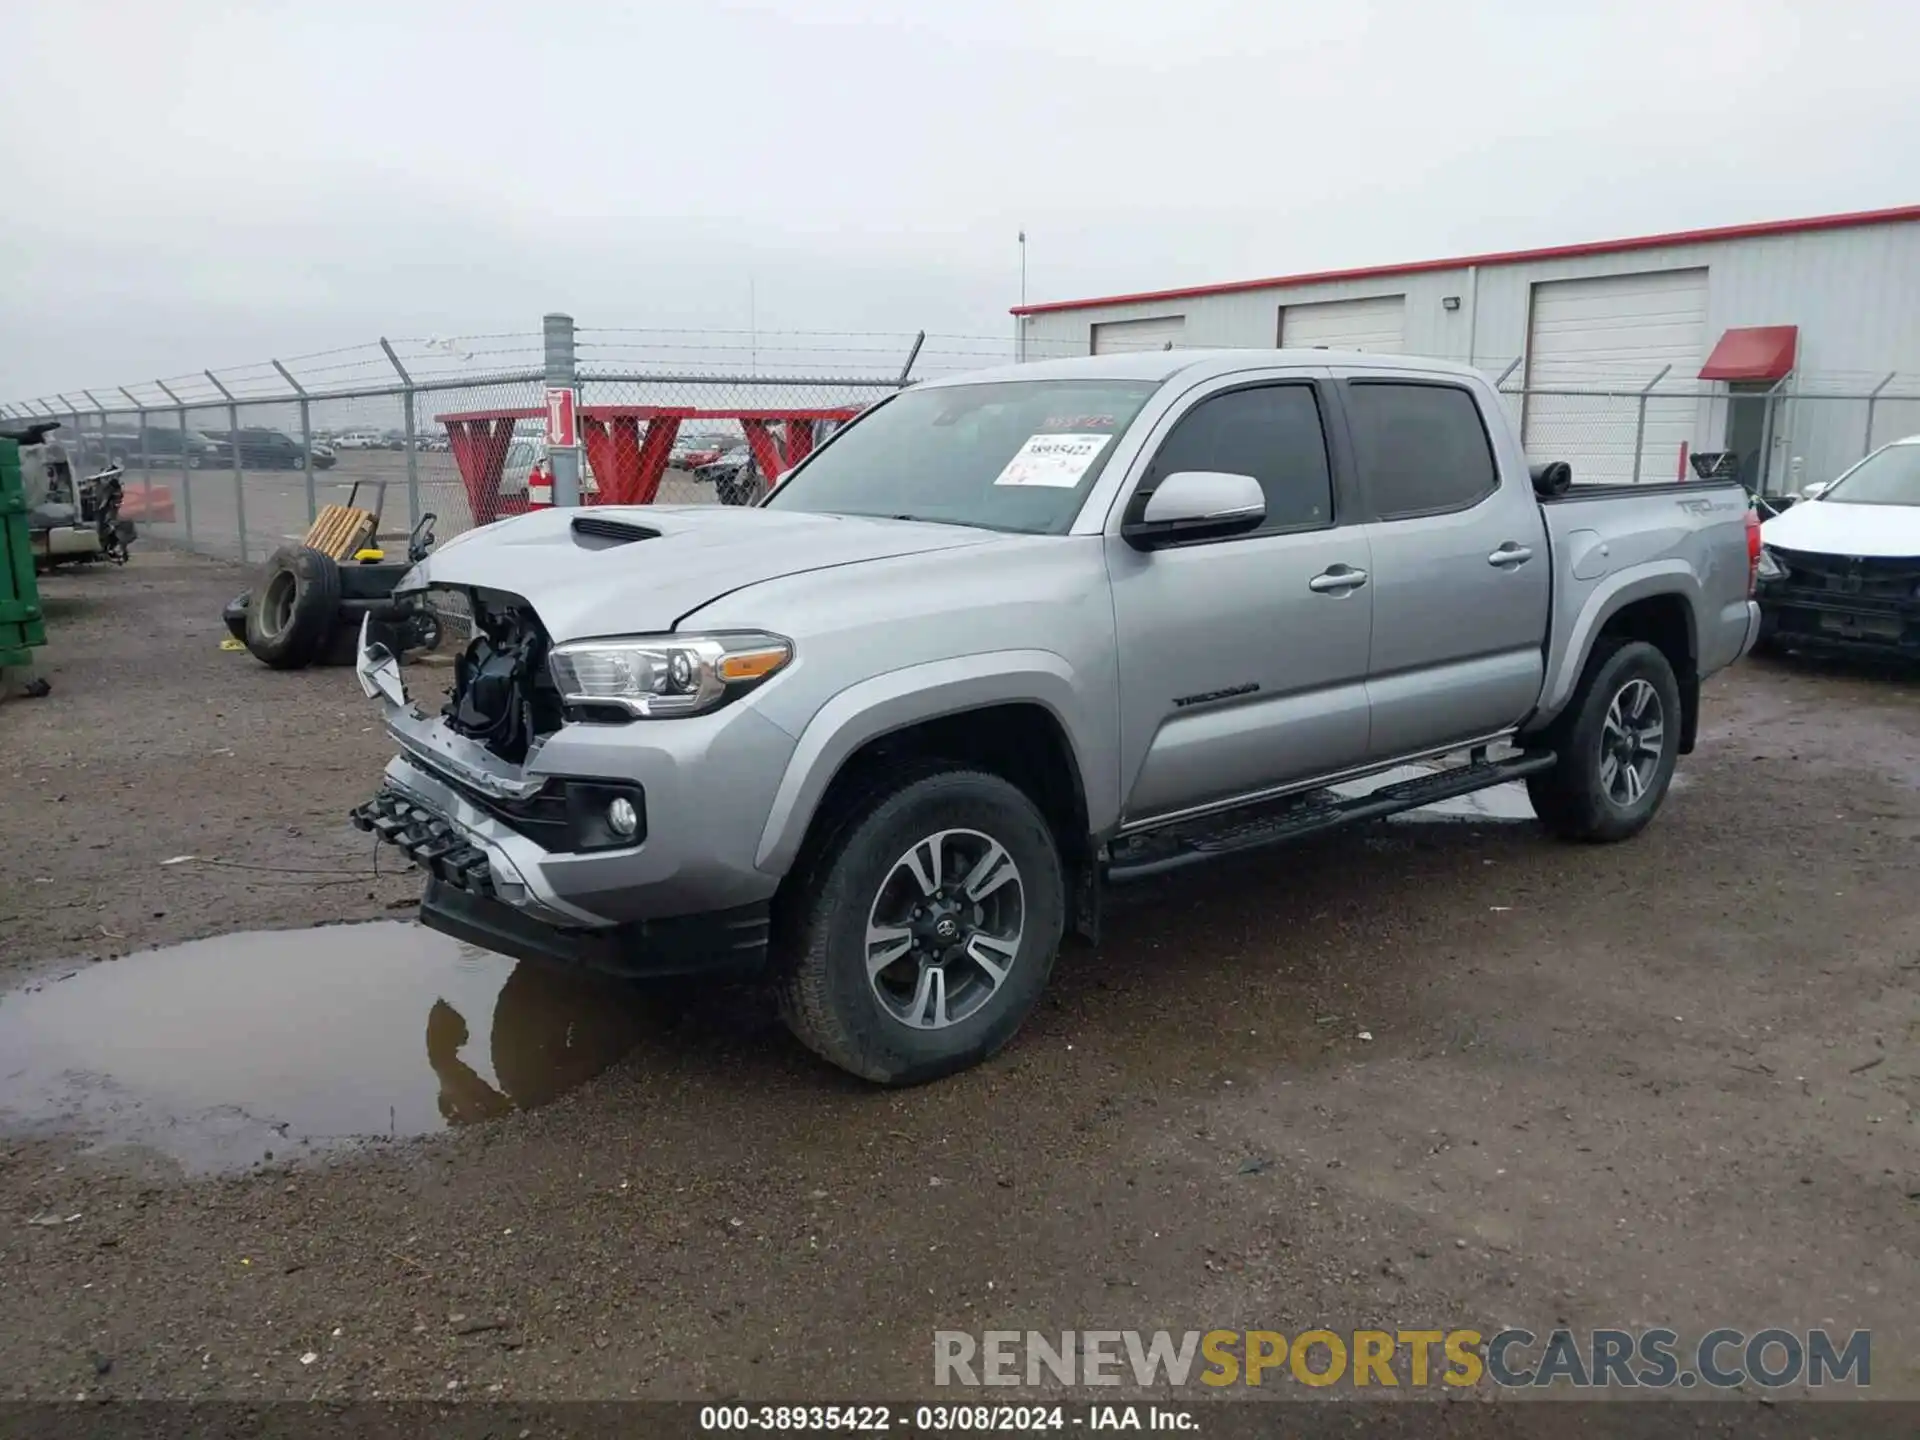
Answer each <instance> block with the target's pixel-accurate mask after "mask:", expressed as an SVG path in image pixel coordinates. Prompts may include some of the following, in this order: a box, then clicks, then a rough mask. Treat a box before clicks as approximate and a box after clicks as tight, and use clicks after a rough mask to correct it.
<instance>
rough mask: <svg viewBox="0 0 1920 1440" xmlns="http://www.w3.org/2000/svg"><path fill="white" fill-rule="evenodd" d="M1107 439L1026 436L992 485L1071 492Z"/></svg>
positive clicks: (1108, 439) (1109, 437)
mask: <svg viewBox="0 0 1920 1440" xmlns="http://www.w3.org/2000/svg"><path fill="white" fill-rule="evenodd" d="M1111 439H1113V436H1111V435H1029V436H1028V437H1027V443H1026V444H1024V445H1022V446H1021V447H1020V448H1019V450H1017V451H1016V452H1015V453H1014V457H1013V458H1012V459H1011V460H1009V461H1008V462H1007V468H1006V469H1004V470H1002V471H1001V472H1000V477H999V478H998V479H997V480H995V481H994V482H993V483H994V484H996V485H1044V486H1046V487H1048V488H1050V489H1054V490H1071V489H1072V488H1073V487H1074V486H1076V485H1078V484H1079V483H1080V477H1081V476H1083V475H1085V474H1086V473H1087V467H1088V466H1090V465H1092V464H1093V462H1094V461H1095V460H1097V459H1099V458H1100V451H1101V450H1102V449H1104V448H1105V446H1106V444H1107V442H1108V441H1110V440H1111Z"/></svg>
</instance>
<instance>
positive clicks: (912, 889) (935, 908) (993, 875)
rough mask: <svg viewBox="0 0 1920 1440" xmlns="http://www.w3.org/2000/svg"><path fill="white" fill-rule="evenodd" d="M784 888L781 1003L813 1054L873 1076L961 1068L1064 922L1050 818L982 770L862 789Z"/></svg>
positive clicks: (886, 1078)
mask: <svg viewBox="0 0 1920 1440" xmlns="http://www.w3.org/2000/svg"><path fill="white" fill-rule="evenodd" d="M789 883H790V885H791V887H792V902H791V904H788V905H784V906H783V907H782V911H783V913H782V916H781V932H782V933H781V934H780V936H779V939H778V945H779V956H778V962H779V965H780V972H779V998H780V1008H781V1013H782V1015H783V1016H784V1017H785V1019H786V1021H787V1025H788V1027H789V1028H790V1029H792V1031H793V1033H794V1034H795V1035H796V1036H798V1037H799V1039H800V1041H801V1043H803V1044H804V1045H806V1046H807V1048H808V1049H810V1050H812V1051H813V1052H814V1053H815V1054H817V1055H820V1056H821V1057H822V1058H824V1059H826V1060H830V1061H832V1062H833V1063H834V1064H835V1065H838V1066H839V1067H840V1068H841V1069H843V1070H849V1071H851V1072H852V1073H854V1074H855V1075H859V1076H862V1077H863V1078H865V1079H868V1080H874V1081H878V1082H879V1083H881V1084H883V1085H912V1084H917V1083H919V1082H921V1081H925V1080H932V1079H936V1078H938V1077H939V1076H942V1075H948V1074H951V1073H953V1072H954V1071H956V1070H963V1069H965V1068H967V1067H968V1066H970V1065H975V1064H978V1063H979V1062H980V1061H982V1060H984V1059H986V1058H987V1057H988V1056H989V1055H992V1054H993V1053H994V1052H995V1051H996V1050H998V1049H999V1048H1000V1047H1001V1046H1003V1045H1005V1044H1006V1043H1007V1041H1008V1040H1010V1039H1012V1038H1013V1035H1014V1032H1015V1031H1017V1030H1018V1029H1019V1028H1020V1026H1021V1024H1022V1022H1024V1021H1025V1020H1026V1018H1027V1016H1028V1015H1029V1014H1030V1013H1031V1012H1032V1010H1033V1007H1034V1005H1035V1004H1036V1003H1037V1002H1038V1000H1039V998H1040V992H1041V990H1042V989H1043V988H1044V987H1045V985H1046V983H1047V977H1048V975H1049V974H1050V973H1051V971H1052V969H1053V961H1054V956H1055V954H1056V952H1057V951H1058V950H1059V948H1060V937H1061V933H1062V931H1063V928H1064V924H1065V916H1066V890H1065V883H1064V880H1063V874H1062V867H1061V863H1060V854H1059V850H1058V847H1057V846H1056V844H1055V842H1054V838H1053V834H1052V831H1051V830H1050V829H1049V828H1048V825H1047V822H1046V819H1045V817H1043V816H1042V815H1041V813H1040V811H1039V810H1038V809H1037V808H1036V807H1035V805H1034V803H1033V802H1032V801H1031V800H1029V799H1028V798H1027V796H1026V795H1025V794H1024V793H1022V792H1021V791H1020V790H1019V789H1017V788H1016V787H1015V786H1013V785H1011V784H1009V783H1008V782H1007V781H1006V780H1003V779H1002V778H1000V777H999V776H997V775H991V774H986V773H983V772H981V771H976V770H965V769H957V768H954V769H948V768H940V769H934V770H932V771H930V772H924V773H921V774H919V775H918V776H916V777H914V778H910V779H906V780H904V781H902V782H899V783H897V784H896V785H895V786H894V787H893V788H891V789H890V790H884V791H881V792H879V793H878V794H875V795H869V796H868V797H866V798H865V799H863V800H862V801H861V802H859V803H858V804H857V805H855V806H854V807H852V808H851V809H849V810H847V811H846V812H844V813H843V815H842V816H841V818H840V820H839V823H838V825H837V826H836V827H835V828H834V829H833V831H832V833H831V834H830V835H829V836H828V837H826V838H825V839H824V840H823V842H822V843H820V844H818V845H817V846H815V847H812V853H811V855H810V857H809V858H808V859H807V860H805V861H804V862H803V864H802V865H801V866H799V867H796V870H795V872H794V874H793V875H792V876H791V877H789Z"/></svg>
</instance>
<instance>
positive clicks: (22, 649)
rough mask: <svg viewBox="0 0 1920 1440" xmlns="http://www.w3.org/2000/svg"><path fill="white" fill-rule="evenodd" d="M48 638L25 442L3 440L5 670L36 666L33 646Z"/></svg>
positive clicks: (1, 649)
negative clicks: (36, 571)
mask: <svg viewBox="0 0 1920 1440" xmlns="http://www.w3.org/2000/svg"><path fill="white" fill-rule="evenodd" d="M46 643H47V626H46V621H45V620H43V619H42V618H41V616H40V588H39V586H37V585H36V584H35V583H34V579H33V542H32V540H31V538H30V537H29V536H28V534H27V493H26V488H25V486H24V485H23V484H22V482H21V478H20V446H19V444H18V442H16V441H13V440H0V670H5V669H9V668H12V667H19V668H23V669H24V668H26V667H28V666H30V665H32V663H33V647H34V646H36V645H44V644H46Z"/></svg>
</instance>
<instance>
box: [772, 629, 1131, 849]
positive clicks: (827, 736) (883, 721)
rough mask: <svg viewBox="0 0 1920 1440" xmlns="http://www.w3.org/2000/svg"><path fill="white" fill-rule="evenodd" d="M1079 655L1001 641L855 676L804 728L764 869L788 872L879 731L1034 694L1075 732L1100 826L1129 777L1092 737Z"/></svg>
mask: <svg viewBox="0 0 1920 1440" xmlns="http://www.w3.org/2000/svg"><path fill="white" fill-rule="evenodd" d="M1083 691H1084V684H1083V682H1082V681H1081V679H1080V677H1078V676H1077V675H1076V674H1075V672H1074V670H1073V667H1072V666H1071V665H1069V664H1068V663H1067V662H1066V660H1064V659H1063V658H1061V657H1060V656H1059V655H1056V654H1054V653H1053V652H1052V651H1050V650H997V651H989V652H986V653H984V654H978V655H962V656H958V657H956V658H954V659H949V660H932V661H928V662H927V663H925V664H922V665H909V666H907V667H905V668H904V669H900V670H891V671H888V672H887V673H886V674H884V675H876V676H874V677H873V678H871V679H869V680H863V681H861V682H860V683H859V684H857V685H851V686H849V687H847V688H846V689H845V690H842V691H841V692H840V693H839V694H837V695H835V696H834V697H833V698H832V699H831V700H829V701H828V702H827V703H826V704H825V705H822V706H821V707H820V709H819V710H817V711H816V712H815V713H814V715H813V718H812V719H811V720H809V721H808V722H807V726H806V728H805V729H804V730H803V731H802V732H801V734H800V739H799V743H798V744H797V745H796V746H795V748H794V752H793V756H792V758H791V759H790V760H789V761H788V762H787V770H786V774H785V775H783V776H782V777H781V780H780V788H779V789H778V791H777V792H776V793H775V795H774V800H773V808H772V810H771V811H770V812H769V813H768V815H767V823H766V828H765V830H764V831H763V832H762V834H761V836H760V846H759V850H758V852H757V853H756V854H755V856H754V867H755V868H756V869H758V870H761V871H764V872H767V873H770V874H776V875H783V874H785V873H786V871H787V870H788V869H789V868H790V867H791V866H792V864H793V860H794V857H795V856H796V855H798V854H799V852H800V845H801V842H802V841H803V840H804V839H805V838H806V834H807V827H808V826H809V825H811V824H812V823H813V816H814V812H815V811H816V810H817V809H818V808H819V806H820V801H821V799H822V797H824V796H825V794H826V792H827V786H828V785H830V784H831V783H832V782H833V778H834V776H836V775H838V774H839V773H840V770H841V767H842V766H844V765H845V764H846V763H847V760H848V759H849V758H850V757H851V756H852V755H853V754H854V753H855V752H856V751H857V750H859V749H860V747H861V746H863V745H865V744H867V743H868V742H869V741H871V740H875V739H878V738H879V737H880V736H882V735H886V734H890V733H892V732H893V731H896V730H903V729H905V728H906V727H908V726H909V725H915V724H918V723H920V722H922V721H926V720H937V719H939V718H941V717H942V716H945V715H955V714H959V713H961V712H963V711H967V710H979V709H982V708H984V707H986V706H989V705H1003V704H1033V705H1039V706H1041V707H1043V708H1044V709H1046V710H1047V711H1049V712H1050V713H1051V714H1052V715H1053V717H1054V719H1055V720H1057V721H1058V722H1059V724H1060V728H1061V730H1062V731H1063V732H1064V733H1065V735H1066V737H1067V745H1068V749H1069V751H1070V752H1071V754H1072V756H1073V763H1074V766H1075V768H1076V769H1077V770H1078V771H1079V772H1080V783H1081V788H1082V793H1083V794H1084V795H1085V797H1086V802H1087V816H1088V822H1089V824H1090V826H1091V828H1092V829H1093V830H1095V831H1096V832H1097V831H1100V830H1102V829H1105V828H1106V827H1108V826H1110V825H1111V824H1112V823H1113V820H1114V817H1115V815H1116V814H1117V813H1118V811H1119V804H1120V800H1119V784H1118V777H1117V775H1116V774H1115V773H1114V769H1113V766H1112V765H1110V764H1109V765H1090V764H1089V760H1090V758H1091V757H1093V756H1097V755H1102V754H1104V755H1106V756H1108V757H1111V756H1112V755H1113V754H1114V749H1113V746H1112V745H1111V744H1107V745H1101V744H1099V743H1098V741H1097V740H1095V741H1091V742H1090V740H1089V737H1090V736H1093V735H1095V734H1096V733H1097V729H1098V727H1097V726H1092V727H1091V728H1090V722H1091V720H1092V716H1091V713H1090V711H1089V709H1088V705H1089V697H1087V696H1086V695H1085V694H1084V693H1083Z"/></svg>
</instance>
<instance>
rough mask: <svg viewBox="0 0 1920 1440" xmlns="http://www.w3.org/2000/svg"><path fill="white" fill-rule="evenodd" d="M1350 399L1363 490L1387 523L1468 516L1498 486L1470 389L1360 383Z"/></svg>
mask: <svg viewBox="0 0 1920 1440" xmlns="http://www.w3.org/2000/svg"><path fill="white" fill-rule="evenodd" d="M1346 393H1347V413H1348V416H1349V418H1350V420H1351V422H1352V427H1351V428H1352V431H1353V449H1354V458H1355V460H1356V461H1357V462H1358V465H1359V470H1360V480H1361V484H1362V485H1364V486H1365V487H1366V492H1367V494H1368V496H1369V497H1370V498H1371V499H1372V502H1373V508H1374V513H1375V514H1377V515H1378V516H1379V517H1380V518H1381V519H1382V520H1407V519H1412V518H1414V517H1416V516H1420V515H1444V514H1446V513H1448V512H1450V511H1454V510H1465V509H1468V508H1470V507H1472V506H1474V505H1478V504H1479V503H1480V502H1481V501H1482V500H1484V499H1486V498H1487V497H1488V496H1489V495H1491V494H1493V492H1494V491H1495V490H1496V489H1498V488H1499V485H1500V480H1499V472H1498V471H1497V470H1496V469H1495V468H1494V463H1493V446H1492V445H1491V443H1490V442H1489V441H1488V439H1487V427H1486V425H1485V424H1484V423H1483V422H1482V420H1481V418H1480V407H1479V405H1477V404H1476V403H1475V402H1474V398H1473V396H1472V395H1471V394H1470V393H1469V392H1468V391H1466V390H1464V389H1461V388H1460V387H1459V386H1457V385H1418V384H1408V383H1404V382H1396V381H1381V380H1354V381H1350V382H1349V383H1348V385H1347V392H1346Z"/></svg>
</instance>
